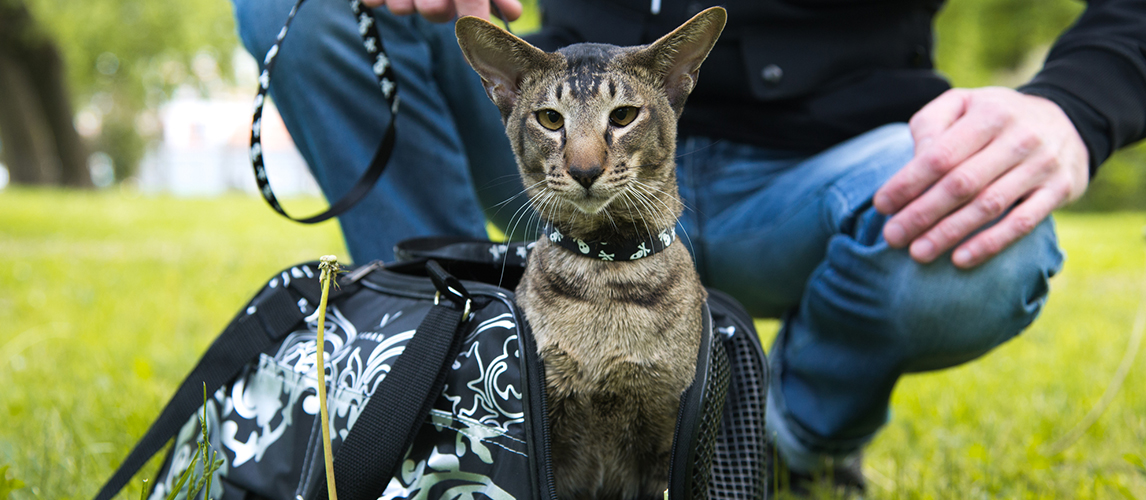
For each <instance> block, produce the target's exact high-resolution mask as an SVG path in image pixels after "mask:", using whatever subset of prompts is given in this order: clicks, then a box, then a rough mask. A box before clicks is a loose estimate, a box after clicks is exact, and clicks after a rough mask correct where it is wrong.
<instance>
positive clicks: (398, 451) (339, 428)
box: [96, 240, 769, 500]
mask: <svg viewBox="0 0 1146 500" xmlns="http://www.w3.org/2000/svg"><path fill="white" fill-rule="evenodd" d="M446 243H449V244H446ZM519 249H520V251H519ZM399 250H400V251H399V255H400V256H401V257H404V258H405V259H404V260H400V261H399V262H397V263H394V264H387V265H381V264H378V263H374V264H370V265H367V266H363V267H360V268H356V269H352V270H350V271H349V272H348V273H346V274H344V275H342V276H341V277H340V280H339V283H340V288H339V289H337V290H332V293H331V299H330V304H329V306H328V310H327V316H326V332H325V342H326V346H325V347H326V364H327V366H326V370H325V373H326V380H327V384H328V386H327V387H328V392H327V403H328V407H329V412H330V426H331V439H332V447H333V450H334V455H335V461H334V464H335V478H336V481H337V483H336V484H337V490H338V496H339V498H340V499H342V500H353V499H370V500H373V499H379V498H381V499H387V500H389V499H433V500H438V499H443V500H445V499H451V500H452V499H466V500H468V499H487V498H488V499H494V500H510V499H522V500H524V499H546V500H550V499H555V498H556V496H555V494H554V486H553V476H552V470H551V466H550V459H551V457H550V449H549V434H548V433H549V428H548V418H547V409H546V404H545V394H544V390H545V389H544V383H543V382H544V372H543V367H542V365H541V363H540V361H539V359H538V356H537V355H536V348H535V347H534V345H533V338H532V334H531V333H530V331H529V328H528V325H527V324H526V323H525V322H524V321H523V319H522V317H521V312H520V310H519V309H518V308H517V306H516V305H515V304H514V300H513V292H512V291H511V289H509V288H504V287H499V286H496V285H494V284H493V283H499V282H500V283H510V284H512V283H515V282H516V280H517V278H519V277H520V274H521V268H522V266H523V264H524V255H525V248H524V247H522V246H518V245H513V246H506V245H497V244H492V243H489V242H476V241H474V242H468V241H449V242H443V241H441V240H421V241H414V242H408V243H406V244H404V246H402V247H400V249H399ZM317 278H318V267H317V265H316V264H315V263H305V264H300V265H297V266H294V267H291V268H289V269H286V270H284V271H282V272H281V273H279V274H278V275H276V276H275V277H273V278H272V279H271V280H270V281H269V282H268V283H267V285H266V286H264V287H263V289H262V290H260V291H259V292H258V294H256V296H255V297H254V299H252V300H251V301H250V303H249V304H247V306H246V307H245V308H244V309H243V310H242V311H240V312H239V314H238V315H237V316H236V317H235V319H234V320H232V321H231V323H230V325H228V327H227V329H226V330H224V332H223V333H222V334H221V335H220V336H219V337H218V338H217V339H216V340H215V342H214V343H213V344H212V345H211V347H210V348H209V349H208V351H207V353H206V354H204V356H203V358H202V359H201V360H200V362H199V364H198V365H197V366H196V367H195V369H194V370H193V371H192V373H191V374H190V375H189V376H188V377H187V379H186V380H185V381H184V382H183V384H182V386H181V387H180V388H179V390H178V391H177V392H176V395H175V396H174V397H173V398H172V400H171V401H170V402H169V403H168V405H167V407H166V408H165V409H164V410H163V412H162V414H161V415H160V416H159V418H158V419H157V420H156V422H155V423H154V424H153V425H152V427H151V429H150V430H149V431H148V433H147V434H146V435H145V436H144V437H143V438H142V439H141V440H140V442H139V443H138V444H137V445H136V448H135V449H134V450H133V451H132V453H131V455H129V456H128V457H127V459H126V460H125V461H124V463H123V465H121V467H120V469H119V470H118V471H116V474H115V475H114V476H113V477H112V478H111V479H110V480H109V481H108V483H107V484H106V485H105V486H104V488H103V490H102V491H101V492H100V494H99V496H97V497H96V498H97V499H101V500H102V499H110V498H112V497H113V496H114V495H115V493H116V492H118V491H119V490H120V489H121V488H122V487H123V486H124V485H125V484H126V483H127V481H129V480H130V479H131V476H132V475H133V474H134V473H135V472H136V471H137V470H138V469H139V468H140V467H141V466H142V465H143V464H144V463H145V462H146V461H147V459H148V458H150V457H151V456H152V455H153V454H154V453H156V452H157V451H159V450H160V449H161V448H162V447H163V446H164V445H165V444H166V443H167V442H168V441H169V440H170V439H171V438H172V437H174V438H175V443H174V446H173V447H172V448H171V449H170V451H169V452H168V454H167V456H166V460H165V462H164V464H163V466H162V467H161V469H160V472H159V474H158V477H157V478H156V479H155V480H154V481H153V490H152V491H151V493H150V496H149V497H148V498H151V499H164V498H167V496H168V494H169V493H170V490H171V489H172V488H173V485H174V484H175V483H176V482H177V480H178V476H179V474H180V473H181V472H182V471H184V470H185V469H187V467H188V465H189V464H190V463H191V459H192V454H193V453H194V451H195V450H196V448H197V441H198V439H199V438H200V436H201V426H200V422H199V419H200V415H203V414H205V415H206V420H207V425H208V429H209V442H210V445H211V447H212V448H213V449H215V450H219V451H220V452H221V453H220V456H222V457H223V458H224V463H223V465H222V467H220V468H219V469H218V471H217V472H216V475H215V477H214V481H213V484H212V491H210V492H208V495H207V497H210V498H215V499H219V500H230V499H275V500H279V499H282V500H288V499H289V500H297V499H303V500H312V499H325V498H326V496H327V493H326V489H325V488H326V478H325V469H324V464H323V459H322V443H321V433H320V431H319V425H320V423H319V419H318V408H319V404H318V397H317V379H316V377H315V374H316V371H315V353H316V343H317V342H316V341H317V335H316V327H317V313H316V307H317V304H318V303H319V286H318V280H317ZM707 308H708V310H709V312H710V314H709V315H707V316H706V319H705V326H706V328H705V336H704V339H703V341H702V346H701V349H700V352H699V354H698V363H697V378H696V381H695V382H694V383H693V385H692V386H691V387H690V388H689V389H688V391H687V392H686V393H685V394H684V396H683V397H682V400H681V406H680V413H679V415H678V422H677V431H676V436H675V440H674V444H673V458H672V465H671V480H670V487H669V491H668V498H670V499H673V500H676V499H704V498H711V499H753V500H755V499H760V498H765V497H766V496H767V488H766V486H767V479H766V478H767V477H768V476H769V474H768V472H769V471H768V469H769V451H767V447H766V441H765V434H764V427H763V423H764V400H765V391H766V388H767V371H766V362H765V359H764V354H763V351H762V350H761V347H760V343H759V340H758V338H757V337H756V331H755V329H754V327H753V324H752V320H751V318H750V317H749V316H748V315H747V313H745V311H744V310H743V309H742V308H741V307H740V305H739V304H737V303H736V302H735V301H734V300H732V299H731V298H730V297H728V296H726V295H724V294H722V293H720V292H718V291H710V299H709V301H708V306H707ZM204 384H205V385H206V387H207V391H208V398H207V402H206V405H205V406H204V404H203V387H204ZM178 498H184V497H183V496H179V497H178ZM204 498H206V497H204Z"/></svg>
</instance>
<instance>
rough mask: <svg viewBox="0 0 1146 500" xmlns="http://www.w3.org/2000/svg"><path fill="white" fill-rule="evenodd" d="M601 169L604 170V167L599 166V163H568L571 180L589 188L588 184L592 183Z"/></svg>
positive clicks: (598, 175)
mask: <svg viewBox="0 0 1146 500" xmlns="http://www.w3.org/2000/svg"><path fill="white" fill-rule="evenodd" d="M602 171H604V169H603V168H601V164H600V163H593V164H589V165H569V177H572V178H573V180H575V181H577V182H578V183H580V184H581V185H582V186H584V187H585V189H589V186H592V185H593V181H596V180H597V178H598V177H600V176H601V172H602Z"/></svg>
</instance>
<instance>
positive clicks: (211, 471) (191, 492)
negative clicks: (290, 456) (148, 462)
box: [0, 384, 223, 500]
mask: <svg viewBox="0 0 1146 500" xmlns="http://www.w3.org/2000/svg"><path fill="white" fill-rule="evenodd" d="M199 428H200V429H201V430H202V436H203V437H202V439H200V440H199V445H198V447H197V448H196V449H195V454H194V455H192V456H191V464H190V465H188V466H187V468H186V469H184V470H183V472H182V473H181V474H179V481H177V482H176V483H175V488H173V489H172V490H171V493H170V494H168V495H167V500H175V497H176V496H178V495H179V492H180V491H183V487H184V486H186V487H187V489H188V491H187V498H189V499H192V498H195V496H196V495H198V494H199V493H200V492H202V493H203V496H204V497H205V498H206V497H207V495H209V494H210V491H211V480H212V479H213V478H214V477H215V471H217V470H219V467H222V466H223V459H222V458H219V452H218V450H211V445H210V441H208V440H207V384H203V413H202V414H200V415H199ZM200 462H202V464H203V474H202V475H200V476H199V477H198V478H196V477H195V469H197V468H199V465H200ZM2 492H3V490H2V489H0V493H2ZM4 498H5V497H4V496H3V495H0V500H3V499H4ZM139 498H140V500H145V499H146V498H147V480H146V479H144V480H143V493H141V494H140V495H139Z"/></svg>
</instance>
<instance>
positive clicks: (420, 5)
mask: <svg viewBox="0 0 1146 500" xmlns="http://www.w3.org/2000/svg"><path fill="white" fill-rule="evenodd" d="M493 2H494V3H496V4H497V7H498V8H499V9H501V12H502V14H505V17H508V18H509V19H506V20H507V21H513V20H514V19H517V18H518V17H521V2H519V1H518V0H493ZM362 3H363V4H365V5H367V6H369V7H380V6H382V5H385V6H386V8H388V9H390V12H391V13H393V14H395V15H399V16H405V15H409V14H421V15H422V17H424V18H426V19H428V20H430V21H433V22H436V23H444V22H446V21H449V20H451V19H453V18H455V17H461V16H477V17H480V18H482V19H485V20H487V21H488V20H489V18H490V0H362Z"/></svg>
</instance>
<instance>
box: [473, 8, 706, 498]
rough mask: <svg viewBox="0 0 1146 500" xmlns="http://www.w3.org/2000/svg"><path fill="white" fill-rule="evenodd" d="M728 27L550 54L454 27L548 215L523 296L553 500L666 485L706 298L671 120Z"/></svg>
mask: <svg viewBox="0 0 1146 500" xmlns="http://www.w3.org/2000/svg"><path fill="white" fill-rule="evenodd" d="M726 19H727V14H726V12H725V10H724V9H722V8H719V7H714V8H710V9H708V10H705V11H703V12H701V13H699V14H697V15H696V16H695V17H693V18H692V19H691V20H689V21H688V22H686V23H685V24H683V25H681V26H680V27H679V28H677V29H676V30H674V31H673V32H672V33H669V34H668V35H665V36H664V37H662V38H660V39H659V40H657V41H656V42H654V43H652V44H649V45H643V46H639V47H617V46H612V45H604V44H589V43H585V44H576V45H571V46H569V47H566V48H563V49H561V50H559V51H557V52H554V53H546V52H543V51H541V50H540V49H537V48H535V47H533V46H532V45H530V44H529V43H527V42H525V41H524V40H522V39H520V38H517V37H516V36H514V35H512V34H510V33H508V32H506V31H504V30H502V29H501V28H498V27H497V26H495V25H493V24H491V23H489V22H487V21H484V20H482V19H479V18H475V17H466V18H462V19H460V20H458V21H457V24H456V32H457V37H458V42H459V45H460V46H461V48H462V52H463V54H464V55H465V57H466V60H467V61H468V62H469V64H470V66H472V67H473V68H474V70H475V71H476V72H477V73H478V75H480V76H481V80H482V84H483V85H484V86H485V88H486V92H487V94H488V95H489V97H490V99H492V100H493V102H494V104H496V105H497V107H498V108H499V109H500V111H501V115H502V120H503V122H504V123H505V124H506V134H507V135H508V136H509V139H510V142H511V144H512V147H513V150H514V154H515V155H516V157H517V163H518V169H519V171H520V173H521V176H522V179H523V181H524V184H525V186H526V191H525V192H526V193H527V194H528V195H529V196H530V202H531V204H532V205H533V207H534V209H535V210H536V211H537V212H538V213H539V214H540V216H541V217H542V218H543V220H544V221H546V230H545V234H544V235H543V236H542V237H541V238H540V239H539V240H538V242H537V244H536V245H535V246H534V247H533V249H532V250H531V252H530V254H529V257H528V264H527V265H526V269H525V274H524V276H523V277H522V279H521V281H520V283H519V285H518V287H517V289H516V295H517V301H518V304H519V305H520V307H521V309H522V311H523V313H524V315H525V318H526V320H527V321H528V322H529V324H530V325H531V326H532V328H533V333H534V336H535V337H536V339H537V345H538V352H539V354H540V357H541V359H542V363H543V364H544V366H545V373H546V387H547V401H548V405H549V417H550V425H551V430H552V432H551V435H552V451H553V454H552V458H553V467H554V479H555V482H556V488H557V493H558V498H561V499H646V498H661V497H662V496H663V494H664V491H665V489H666V488H667V486H668V464H669V458H670V454H671V448H672V439H673V432H674V429H675V425H676V416H677V412H678V409H679V405H680V396H681V394H682V393H683V392H684V390H685V389H687V388H688V386H689V385H690V384H691V383H692V380H693V378H694V372H695V369H696V356H697V350H698V348H699V345H700V337H701V334H702V332H701V328H702V314H704V312H703V311H704V309H703V305H704V301H705V300H706V297H707V293H706V292H705V289H704V287H703V286H702V285H701V282H700V278H699V276H698V275H697V272H696V269H695V267H694V265H693V262H692V257H691V255H690V254H689V252H688V250H687V249H686V248H685V246H684V244H683V243H682V242H681V241H678V240H676V238H675V226H676V223H677V219H678V218H679V217H680V214H681V211H682V206H683V205H682V203H681V200H680V197H679V195H678V193H677V185H676V171H675V161H674V156H675V150H676V122H677V120H678V119H679V118H680V114H681V112H682V110H683V109H684V103H685V99H686V98H687V97H688V94H689V93H690V92H691V91H692V89H693V87H694V86H695V85H696V81H697V76H698V71H699V68H700V64H701V63H702V62H703V61H704V59H705V58H706V57H707V56H708V52H709V51H710V50H711V49H712V46H713V45H714V44H715V43H716V39H717V37H719V36H720V33H721V31H722V30H723V29H724V24H725V21H726ZM630 252H631V253H630Z"/></svg>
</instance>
